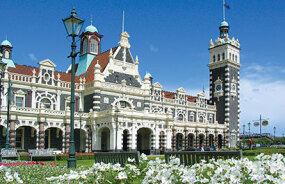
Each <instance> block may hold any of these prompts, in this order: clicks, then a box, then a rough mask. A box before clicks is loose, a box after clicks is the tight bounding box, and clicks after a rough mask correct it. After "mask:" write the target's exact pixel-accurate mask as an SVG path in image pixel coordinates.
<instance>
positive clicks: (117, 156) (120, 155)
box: [94, 151, 140, 165]
mask: <svg viewBox="0 0 285 184" xmlns="http://www.w3.org/2000/svg"><path fill="white" fill-rule="evenodd" d="M128 158H130V159H135V163H136V164H139V158H140V153H139V152H138V151H134V152H95V153H94V159H95V163H101V162H103V163H106V164H107V163H113V164H116V163H120V164H121V165H125V164H126V163H128Z"/></svg>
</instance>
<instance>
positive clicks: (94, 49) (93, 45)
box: [90, 39, 98, 54]
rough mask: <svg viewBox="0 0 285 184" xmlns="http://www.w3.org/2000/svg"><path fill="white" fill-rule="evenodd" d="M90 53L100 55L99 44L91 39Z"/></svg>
mask: <svg viewBox="0 0 285 184" xmlns="http://www.w3.org/2000/svg"><path fill="white" fill-rule="evenodd" d="M90 52H91V53H94V54H98V42H97V40H95V39H91V41H90Z"/></svg>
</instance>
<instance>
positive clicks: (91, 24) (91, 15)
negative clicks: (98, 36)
mask: <svg viewBox="0 0 285 184" xmlns="http://www.w3.org/2000/svg"><path fill="white" fill-rule="evenodd" d="M92 23H93V22H92V15H91V26H92Z"/></svg>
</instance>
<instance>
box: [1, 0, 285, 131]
mask: <svg viewBox="0 0 285 184" xmlns="http://www.w3.org/2000/svg"><path fill="white" fill-rule="evenodd" d="M226 2H227V4H229V6H230V10H226V20H227V22H228V23H229V25H230V31H229V35H230V38H232V37H233V36H234V37H235V38H238V39H239V41H240V44H241V52H240V53H241V61H240V62H241V64H242V66H241V69H240V103H241V105H240V108H241V115H240V116H241V131H243V130H242V125H243V124H246V125H247V124H248V122H251V123H252V124H253V122H254V120H257V119H259V116H260V115H262V118H264V119H268V121H269V125H268V126H266V127H263V128H262V132H271V133H272V132H273V127H274V126H276V127H277V129H276V135H282V134H283V133H285V118H283V115H284V114H285V110H284V109H285V108H284V104H285V93H284V92H285V62H284V58H285V57H284V41H285V34H284V29H285V1H284V0H274V1H270V0H243V1H238V0H226ZM222 3H223V1H222V0H176V1H174V0H172V1H170V0H156V1H153V0H144V1H135V0H129V1H127V0H118V1H110V0H104V1H99V0H93V1H88V0H77V1H76V0H60V1H58V0H49V1H47V0H34V1H32V0H26V1H23V0H9V1H5V0H0V12H1V14H2V16H1V26H0V27H1V28H0V40H5V39H6V37H7V38H8V40H9V41H10V42H11V43H12V45H13V55H12V57H13V60H14V62H15V63H17V64H25V65H30V66H38V64H37V63H38V62H39V61H42V60H44V59H47V58H48V59H50V60H51V61H53V62H54V63H55V64H56V65H57V67H56V70H59V71H66V69H67V68H68V66H69V65H70V59H68V58H67V56H68V55H69V54H70V51H71V48H70V44H71V40H70V38H68V37H67V34H66V31H65V28H64V26H63V23H62V19H63V18H66V17H68V16H69V15H70V12H71V9H72V8H73V7H74V8H75V9H76V12H77V15H78V17H79V18H82V19H84V20H85V23H84V28H85V27H86V26H88V25H90V17H91V16H92V17H93V25H94V26H96V28H97V29H98V32H99V34H102V35H104V37H103V39H102V41H101V44H102V45H101V46H102V51H106V50H109V49H110V48H112V47H114V46H117V45H118V42H119V40H120V36H119V35H120V33H121V30H122V11H123V10H124V11H125V30H126V31H127V32H128V33H129V34H130V36H131V37H130V38H129V41H130V44H131V52H132V55H133V57H135V56H136V55H138V57H139V63H140V64H139V71H140V74H141V76H142V77H143V76H144V75H145V72H149V73H151V75H152V76H153V78H154V82H159V83H160V84H161V85H162V86H163V89H164V90H167V91H175V90H176V89H178V88H179V87H183V88H184V89H185V90H186V93H187V94H191V95H197V93H198V92H200V91H202V90H203V88H205V91H206V92H208V90H209V87H208V86H209V69H208V67H207V64H208V63H209V51H208V44H209V40H210V39H211V38H213V40H215V39H216V38H217V37H218V36H219V29H218V27H219V24H220V23H221V21H222V19H223V18H222V16H223V15H222V14H223V11H222ZM77 45H79V42H77ZM247 130H248V126H246V131H247ZM251 132H256V133H258V132H259V128H258V127H252V126H251Z"/></svg>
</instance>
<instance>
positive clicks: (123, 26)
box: [122, 10, 125, 33]
mask: <svg viewBox="0 0 285 184" xmlns="http://www.w3.org/2000/svg"><path fill="white" fill-rule="evenodd" d="M124 29H125V11H124V10H123V21H122V33H123V32H124V31H125V30H124Z"/></svg>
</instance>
